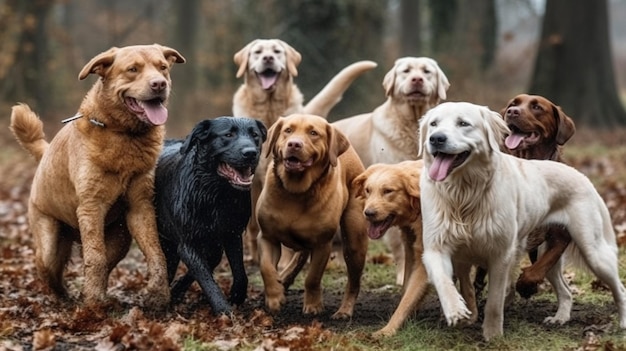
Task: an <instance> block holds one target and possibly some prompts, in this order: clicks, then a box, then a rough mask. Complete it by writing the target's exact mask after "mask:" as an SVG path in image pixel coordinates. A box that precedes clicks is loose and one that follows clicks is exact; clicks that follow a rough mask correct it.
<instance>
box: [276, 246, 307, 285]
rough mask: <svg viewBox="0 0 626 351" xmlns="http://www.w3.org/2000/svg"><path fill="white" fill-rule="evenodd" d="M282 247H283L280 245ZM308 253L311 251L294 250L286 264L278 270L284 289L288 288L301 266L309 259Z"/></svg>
mask: <svg viewBox="0 0 626 351" xmlns="http://www.w3.org/2000/svg"><path fill="white" fill-rule="evenodd" d="M282 248H285V247H284V246H282ZM310 254H311V252H310V251H308V250H302V251H296V252H294V253H293V255H292V256H291V260H290V261H289V263H288V264H287V266H286V267H285V268H284V269H283V270H282V271H281V272H280V277H279V279H280V281H281V282H282V283H283V286H284V287H285V290H287V289H289V287H290V286H291V284H293V282H294V280H296V277H297V276H298V273H300V271H302V268H303V267H304V265H305V264H306V262H307V260H308V259H309V255H310ZM281 256H282V255H281Z"/></svg>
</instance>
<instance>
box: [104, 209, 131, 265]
mask: <svg viewBox="0 0 626 351" xmlns="http://www.w3.org/2000/svg"><path fill="white" fill-rule="evenodd" d="M131 242H132V237H131V236H130V233H129V232H128V227H126V222H125V219H124V218H120V220H118V221H116V222H114V223H111V224H109V225H108V226H107V228H106V248H107V267H108V270H109V273H110V272H111V271H112V270H113V268H115V266H117V264H118V263H119V262H120V261H121V260H122V259H123V258H124V257H126V254H127V253H128V250H129V248H130V244H131Z"/></svg>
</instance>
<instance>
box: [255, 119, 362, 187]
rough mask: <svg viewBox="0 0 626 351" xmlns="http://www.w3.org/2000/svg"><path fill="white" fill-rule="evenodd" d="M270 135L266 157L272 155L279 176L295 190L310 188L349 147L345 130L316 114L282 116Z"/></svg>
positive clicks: (284, 183) (270, 131) (286, 184)
mask: <svg viewBox="0 0 626 351" xmlns="http://www.w3.org/2000/svg"><path fill="white" fill-rule="evenodd" d="M268 135H269V137H268V148H267V156H269V155H270V153H271V154H272V156H273V160H274V171H275V173H276V175H277V176H278V177H279V178H280V179H281V181H282V183H283V186H285V188H286V189H287V190H288V191H290V192H293V193H302V192H305V191H307V190H308V189H309V188H310V186H311V185H312V184H313V182H315V181H316V180H317V179H319V178H320V177H322V176H323V174H324V173H325V172H327V170H328V167H335V166H337V163H338V158H339V156H340V155H341V154H343V153H344V152H345V151H346V150H348V148H349V147H350V142H349V141H348V138H347V137H346V136H345V135H343V133H341V132H340V131H339V130H337V129H336V128H335V127H333V125H331V124H330V123H328V121H326V119H324V118H322V117H319V116H315V115H305V114H293V115H290V116H287V117H281V118H279V119H278V121H277V122H276V123H274V125H273V126H272V127H271V128H270V129H269V131H268Z"/></svg>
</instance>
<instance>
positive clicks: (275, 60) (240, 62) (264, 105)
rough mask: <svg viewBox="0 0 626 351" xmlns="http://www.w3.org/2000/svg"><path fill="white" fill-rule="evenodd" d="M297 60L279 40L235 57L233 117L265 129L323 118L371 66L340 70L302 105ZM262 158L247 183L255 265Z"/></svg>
mask: <svg viewBox="0 0 626 351" xmlns="http://www.w3.org/2000/svg"><path fill="white" fill-rule="evenodd" d="M301 60H302V56H301V55H300V53H299V52H298V51H296V49H294V48H293V47H292V46H291V45H289V44H287V43H286V42H284V41H282V40H280V39H256V40H253V41H252V42H250V43H248V44H247V45H246V46H245V47H244V48H242V49H241V50H240V51H238V52H237V53H236V54H235V56H234V61H235V64H236V65H237V66H238V70H237V78H241V77H243V78H244V82H243V84H242V85H241V86H240V87H239V89H237V92H236V93H235V95H234V97H233V116H241V117H252V118H255V119H258V120H260V121H261V122H263V124H264V125H265V126H266V127H267V128H270V127H271V126H272V125H273V124H274V123H275V122H276V120H278V118H279V117H281V116H287V115H290V114H293V113H308V114H314V115H318V116H322V117H326V116H327V115H328V113H329V112H330V110H331V109H332V108H333V106H335V105H336V104H337V103H338V102H339V101H340V100H341V97H342V95H343V93H344V92H345V91H346V90H347V89H348V87H349V86H350V84H351V83H352V82H353V81H354V80H355V79H356V78H357V77H358V76H360V75H361V74H363V73H364V72H366V71H368V70H371V69H373V68H375V67H376V63H374V62H372V61H359V62H356V63H354V64H352V65H349V66H348V67H346V68H344V69H343V70H342V71H341V72H339V73H338V74H337V75H336V76H335V77H334V78H333V79H332V80H331V81H330V82H328V84H327V85H326V86H325V87H324V89H322V90H321V91H320V92H319V93H318V94H317V95H316V96H315V97H314V98H313V99H311V101H309V102H308V103H307V104H306V106H304V105H303V102H304V98H303V96H302V93H301V92H300V89H299V88H298V86H297V85H296V84H295V83H294V78H295V77H297V76H298V65H299V64H300V61H301ZM266 167H267V162H266V159H262V160H261V162H259V166H258V167H257V169H256V172H255V173H256V175H257V176H256V177H255V178H254V181H253V183H252V193H251V196H252V206H253V211H252V213H253V216H252V217H251V218H250V222H249V224H248V228H247V229H246V232H247V236H246V241H247V249H248V250H247V251H248V252H249V254H250V256H251V259H252V260H254V261H256V259H257V249H256V238H257V235H258V232H259V228H258V225H257V222H256V218H255V217H254V213H255V206H256V201H257V199H258V197H259V194H260V192H261V189H262V188H263V182H264V178H265V170H266Z"/></svg>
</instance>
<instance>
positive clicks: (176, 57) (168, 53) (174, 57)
mask: <svg viewBox="0 0 626 351" xmlns="http://www.w3.org/2000/svg"><path fill="white" fill-rule="evenodd" d="M154 45H156V46H157V47H159V48H160V49H161V51H162V52H163V56H165V59H166V60H167V61H169V62H170V64H172V63H185V62H186V60H185V58H184V57H183V55H181V54H180V53H179V52H178V51H176V50H174V49H172V48H170V47H167V46H163V45H159V44H154Z"/></svg>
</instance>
